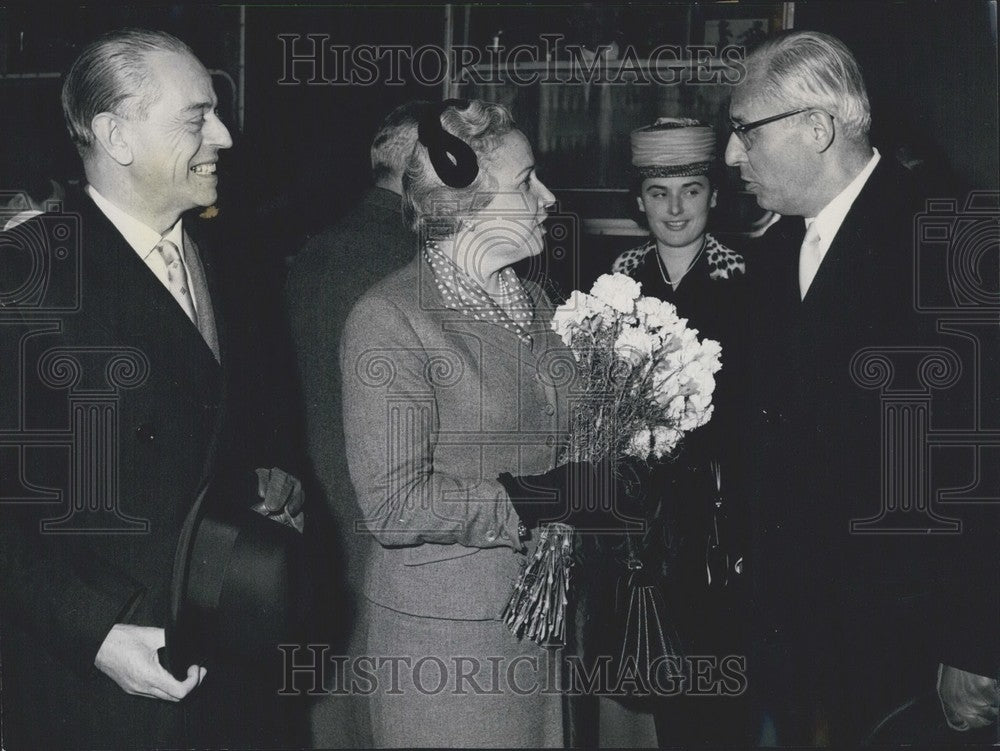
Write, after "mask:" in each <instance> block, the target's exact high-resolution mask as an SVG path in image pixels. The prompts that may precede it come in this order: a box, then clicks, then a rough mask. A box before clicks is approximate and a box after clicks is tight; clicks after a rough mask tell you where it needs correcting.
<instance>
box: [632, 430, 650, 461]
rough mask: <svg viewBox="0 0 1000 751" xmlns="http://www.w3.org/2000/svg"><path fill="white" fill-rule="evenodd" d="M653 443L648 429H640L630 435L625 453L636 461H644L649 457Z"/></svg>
mask: <svg viewBox="0 0 1000 751" xmlns="http://www.w3.org/2000/svg"><path fill="white" fill-rule="evenodd" d="M652 442H653V434H652V433H651V432H650V430H649V428H640V429H639V430H637V431H636V432H635V433H634V434H633V435H632V440H630V441H629V444H628V450H627V453H628V455H629V456H634V457H636V458H637V459H646V458H647V457H648V456H649V448H650V445H651V444H652Z"/></svg>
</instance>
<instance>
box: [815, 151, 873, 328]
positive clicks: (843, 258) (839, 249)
mask: <svg viewBox="0 0 1000 751" xmlns="http://www.w3.org/2000/svg"><path fill="white" fill-rule="evenodd" d="M887 175H888V173H887V168H886V165H885V163H884V161H882V160H880V161H879V163H878V165H877V166H876V167H875V170H874V171H873V172H872V174H871V175H870V176H869V178H868V181H867V182H866V183H865V185H864V187H863V188H862V189H861V192H860V193H859V194H858V197H857V198H856V199H855V200H854V203H853V204H852V205H851V209H850V211H848V212H847V215H846V216H845V217H844V221H843V223H842V224H841V225H840V229H838V230H837V234H836V236H835V237H834V238H833V242H832V243H831V244H830V248H829V249H828V250H827V252H826V256H825V257H824V258H823V262H822V263H821V264H820V265H819V270H818V271H817V272H816V277H815V278H814V279H813V282H812V284H811V285H810V287H809V293H808V294H807V295H806V298H805V300H803V301H802V305H803V310H804V312H806V313H807V316H808V317H809V318H813V319H815V318H816V317H817V316H819V317H822V315H823V313H824V312H826V311H829V310H831V309H832V308H833V306H837V305H842V304H843V303H844V299H843V298H844V293H845V291H847V290H849V289H850V287H851V285H850V283H849V282H850V277H851V276H853V275H861V274H865V273H867V272H866V267H867V266H868V264H869V262H870V260H871V254H872V252H873V237H872V233H871V231H870V229H871V227H872V226H873V223H874V222H875V221H876V220H877V212H878V209H879V201H880V196H881V195H882V190H883V183H884V182H885V180H886V178H887ZM796 268H797V267H796Z"/></svg>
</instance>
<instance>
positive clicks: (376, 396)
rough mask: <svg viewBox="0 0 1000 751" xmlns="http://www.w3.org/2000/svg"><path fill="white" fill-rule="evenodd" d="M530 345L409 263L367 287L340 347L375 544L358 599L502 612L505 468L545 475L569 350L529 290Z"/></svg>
mask: <svg viewBox="0 0 1000 751" xmlns="http://www.w3.org/2000/svg"><path fill="white" fill-rule="evenodd" d="M525 289H526V290H527V291H528V294H529V295H530V296H531V297H532V299H533V301H534V303H535V309H536V313H535V317H534V321H533V322H532V324H530V325H529V326H528V327H527V329H526V330H527V331H528V333H529V334H530V342H527V341H524V340H523V339H522V338H520V337H519V336H518V335H517V334H516V333H515V332H514V331H513V330H508V329H505V328H503V326H501V325H498V324H496V323H487V322H484V321H479V320H476V319H475V318H474V317H473V316H472V315H466V314H463V312H462V311H460V310H457V309H456V308H454V307H449V305H448V304H447V303H445V301H444V300H443V298H442V295H441V293H440V292H439V290H438V288H437V286H436V283H435V280H434V277H433V274H432V272H431V268H430V266H429V265H428V264H427V262H426V261H425V260H424V259H423V257H422V256H418V257H417V258H416V259H415V260H414V261H413V262H411V263H410V264H408V265H407V266H405V267H403V268H402V269H400V270H399V271H397V272H395V273H394V274H392V275H390V276H388V277H387V278H385V279H384V280H382V281H381V282H380V283H379V284H377V285H376V286H374V287H373V288H372V289H370V290H369V291H368V293H367V294H365V295H364V297H363V298H362V299H361V300H360V301H359V302H358V304H357V306H356V307H355V308H354V310H353V311H352V313H351V315H350V317H349V319H348V321H347V325H346V328H345V334H344V338H343V340H342V344H341V368H342V374H343V384H344V428H345V437H346V446H347V454H348V463H349V467H350V473H351V479H352V481H353V483H354V486H355V489H356V491H357V496H358V501H359V504H360V506H361V509H362V512H363V514H364V515H365V517H366V518H365V519H364V521H363V525H362V528H363V529H367V530H368V531H369V532H370V533H371V534H372V535H374V537H375V539H376V540H377V541H378V542H379V543H380V544H379V545H378V546H376V548H375V550H374V553H373V556H372V559H371V560H370V562H369V566H368V569H367V576H366V581H365V594H366V596H367V597H368V598H369V599H370V600H371V601H373V602H375V603H378V604H380V605H384V606H386V607H389V608H391V609H393V610H396V611H399V612H402V613H408V614H411V615H417V616H428V617H435V618H445V619H455V620H487V619H493V618H498V617H499V615H500V613H501V611H502V610H503V607H504V605H505V604H506V602H507V598H508V597H509V595H510V593H511V589H512V587H513V585H514V583H515V582H516V580H517V577H518V574H519V573H520V570H521V567H522V566H523V564H524V563H525V555H526V554H527V552H528V549H527V548H526V547H525V545H524V544H523V542H522V541H521V540H520V539H519V536H518V532H517V527H518V522H519V519H518V517H517V514H516V513H515V511H514V509H513V507H512V505H511V503H510V499H509V498H508V497H507V494H506V492H505V491H504V489H503V487H502V486H501V485H500V484H499V483H498V482H497V479H496V478H497V476H498V475H499V473H501V472H505V471H506V472H510V473H512V474H514V475H518V474H520V475H526V474H537V473H541V472H544V471H546V470H549V469H551V468H552V467H553V466H555V464H556V462H557V459H558V451H559V445H560V443H561V442H562V441H563V440H564V439H565V437H566V430H567V426H568V416H569V402H568V396H567V395H568V389H569V383H570V381H571V380H572V374H573V367H572V362H573V361H572V356H571V355H570V353H569V351H568V350H567V349H566V348H565V347H564V345H563V344H562V341H561V340H560V339H559V337H558V336H556V334H555V333H554V332H553V331H551V329H550V327H549V324H550V321H551V317H552V313H553V310H552V305H551V303H550V302H549V300H548V298H547V297H546V295H545V293H544V292H543V291H542V290H541V288H539V287H538V286H537V285H535V284H533V283H532V282H525Z"/></svg>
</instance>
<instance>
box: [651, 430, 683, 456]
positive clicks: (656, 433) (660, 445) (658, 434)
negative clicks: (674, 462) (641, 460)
mask: <svg viewBox="0 0 1000 751" xmlns="http://www.w3.org/2000/svg"><path fill="white" fill-rule="evenodd" d="M647 432H648V431H647ZM682 436H683V433H681V431H679V430H676V429H674V428H668V427H667V426H666V425H657V426H656V427H655V428H653V456H655V457H656V458H657V459H660V458H662V457H664V456H666V455H667V454H669V453H670V452H671V451H673V450H674V448H675V447H676V446H677V444H678V443H679V442H680V440H681V437H682Z"/></svg>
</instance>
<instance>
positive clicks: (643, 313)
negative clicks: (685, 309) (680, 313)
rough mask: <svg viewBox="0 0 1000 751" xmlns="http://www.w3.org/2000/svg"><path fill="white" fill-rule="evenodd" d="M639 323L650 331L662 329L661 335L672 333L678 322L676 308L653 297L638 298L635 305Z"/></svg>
mask: <svg viewBox="0 0 1000 751" xmlns="http://www.w3.org/2000/svg"><path fill="white" fill-rule="evenodd" d="M635 312H636V315H637V317H638V319H639V323H640V324H641V325H643V326H645V327H647V328H650V329H663V330H664V331H663V333H661V336H662V335H665V334H666V333H667V332H671V331H673V329H674V327H675V326H676V325H677V324H678V323H679V322H680V318H678V317H677V308H675V307H674V306H673V305H671V304H670V303H668V302H664V301H663V300H660V299H657V298H655V297H640V298H639V300H638V301H637V302H636V304H635Z"/></svg>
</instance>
